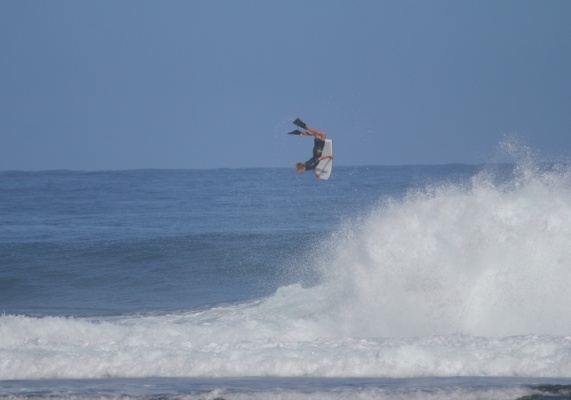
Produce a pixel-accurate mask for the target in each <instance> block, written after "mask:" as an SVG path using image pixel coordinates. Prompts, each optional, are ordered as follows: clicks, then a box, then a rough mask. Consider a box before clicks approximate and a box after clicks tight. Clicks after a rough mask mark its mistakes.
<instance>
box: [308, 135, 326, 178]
mask: <svg viewBox="0 0 571 400" xmlns="http://www.w3.org/2000/svg"><path fill="white" fill-rule="evenodd" d="M323 146H325V140H319V139H317V138H315V139H314V140H313V157H311V158H310V159H309V160H307V161H306V162H305V170H306V171H311V170H313V169H315V167H317V164H319V157H321V155H322V154H323Z"/></svg>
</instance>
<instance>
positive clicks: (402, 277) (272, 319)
mask: <svg viewBox="0 0 571 400" xmlns="http://www.w3.org/2000/svg"><path fill="white" fill-rule="evenodd" d="M570 178H571V171H570V170H569V168H568V167H566V166H561V167H558V168H549V169H542V168H540V167H537V166H534V165H533V164H529V163H528V164H527V165H522V166H520V167H518V168H516V170H515V172H514V175H513V176H511V177H509V178H507V179H506V178H505V177H504V178H502V179H498V178H497V177H496V176H495V175H494V174H493V173H490V172H489V171H488V172H484V173H481V174H479V175H477V176H475V177H474V178H473V179H472V181H471V183H470V185H468V186H466V185H461V186H459V185H455V184H443V185H439V186H431V187H428V188H425V189H424V190H420V191H414V192H411V193H409V194H408V195H407V196H406V197H405V198H404V199H398V200H397V199H393V200H383V201H382V203H381V204H379V206H378V207H376V208H375V209H373V210H371V212H370V214H369V215H368V217H366V218H364V219H363V220H360V221H355V222H353V223H348V224H347V226H345V227H344V228H343V229H341V230H339V231H338V232H336V233H335V234H334V235H333V236H332V237H331V238H329V239H328V240H327V241H326V242H325V243H323V250H322V252H321V253H320V251H321V250H319V251H317V253H319V254H318V255H319V259H318V260H319V262H320V266H321V270H322V275H323V282H322V283H320V284H319V285H317V286H315V287H311V288H304V287H302V286H301V285H291V286H287V287H282V288H280V289H279V290H277V292H276V293H275V294H274V295H273V296H271V297H269V298H266V299H263V300H260V301H256V302H251V303H246V304H239V305H227V306H220V307H215V308H211V309H207V310H201V311H191V312H186V313H179V314H172V315H144V316H132V317H121V318H102V319H82V318H61V317H45V318H31V317H26V316H14V315H3V316H0V379H38V378H100V377H146V376H173V377H176V376H178V377H190V376H210V377H217V376H269V375H271V376H315V377H359V376H369V377H419V376H535V377H549V376H551V377H571V336H570V335H571V313H569V312H568V307H569V304H571V291H570V290H569V289H568V283H569V282H570V281H571V279H570V278H571V188H570V186H571V185H570V182H571V181H570Z"/></svg>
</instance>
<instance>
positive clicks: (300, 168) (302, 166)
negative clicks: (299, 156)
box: [295, 161, 305, 174]
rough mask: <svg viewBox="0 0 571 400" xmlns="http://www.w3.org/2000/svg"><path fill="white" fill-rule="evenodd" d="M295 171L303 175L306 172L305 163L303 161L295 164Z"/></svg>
mask: <svg viewBox="0 0 571 400" xmlns="http://www.w3.org/2000/svg"><path fill="white" fill-rule="evenodd" d="M295 170H296V171H297V173H298V174H303V173H304V172H305V163H304V162H303V161H300V162H298V163H297V164H295Z"/></svg>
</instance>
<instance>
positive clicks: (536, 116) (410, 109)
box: [0, 0, 571, 170]
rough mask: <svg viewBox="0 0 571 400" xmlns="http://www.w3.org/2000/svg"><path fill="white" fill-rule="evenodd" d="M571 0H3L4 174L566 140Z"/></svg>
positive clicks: (551, 150)
mask: <svg viewBox="0 0 571 400" xmlns="http://www.w3.org/2000/svg"><path fill="white" fill-rule="evenodd" d="M570 21H571V1H568V0H550V1H539V0H537V1H535V0H534V1H527V0H502V1H496V0H493V1H486V0H478V1H457V0H449V1H420V0H419V1H412V0H410V1H409V0H391V1H382V0H381V1H373V0H370V1H365V0H352V1H336V0H301V1H298V0H287V1H285V0H284V1H272V0H243V1H235V0H209V1H207V0H188V1H176V0H173V1H144V0H138V1H129V0H124V1H105V0H103V1H95V0H94V1H81V0H80V1H77V0H73V1H71V0H70V1H68V0H61V1H29V0H0V54H1V61H0V135H1V144H0V170H43V169H72V170H74V169H79V170H109V169H131V168H218V167H289V166H293V163H295V162H296V161H299V160H306V159H308V158H309V157H310V155H311V146H312V143H311V139H310V138H307V137H305V138H300V137H294V136H289V135H286V132H288V131H289V130H291V129H293V128H295V127H294V126H293V125H292V124H291V121H292V120H293V119H294V118H295V117H301V119H303V120H304V121H305V122H307V123H308V125H310V126H313V127H315V128H317V129H322V130H325V131H326V132H327V134H328V136H329V137H330V138H332V139H333V140H334V150H335V156H336V163H337V164H338V165H395V164H444V163H454V162H459V163H480V162H486V161H488V160H489V159H490V158H491V157H492V156H493V155H494V154H495V152H496V150H497V147H498V143H499V142H500V141H501V140H502V138H503V135H505V134H515V135H517V136H518V137H520V140H521V142H522V143H523V144H526V145H528V146H529V147H531V148H532V149H533V151H535V152H536V153H538V154H540V156H541V157H542V158H543V159H558V160H569V159H570V157H569V155H570V154H571V22H570Z"/></svg>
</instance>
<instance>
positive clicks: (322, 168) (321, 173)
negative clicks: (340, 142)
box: [315, 139, 333, 180]
mask: <svg viewBox="0 0 571 400" xmlns="http://www.w3.org/2000/svg"><path fill="white" fill-rule="evenodd" d="M332 154H333V141H332V140H331V139H325V146H323V153H321V155H322V156H330V155H332ZM332 168H333V159H332V158H327V159H325V160H321V161H319V164H317V167H315V173H316V174H317V176H318V177H319V179H324V180H327V179H329V176H330V175H331V169H332Z"/></svg>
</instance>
